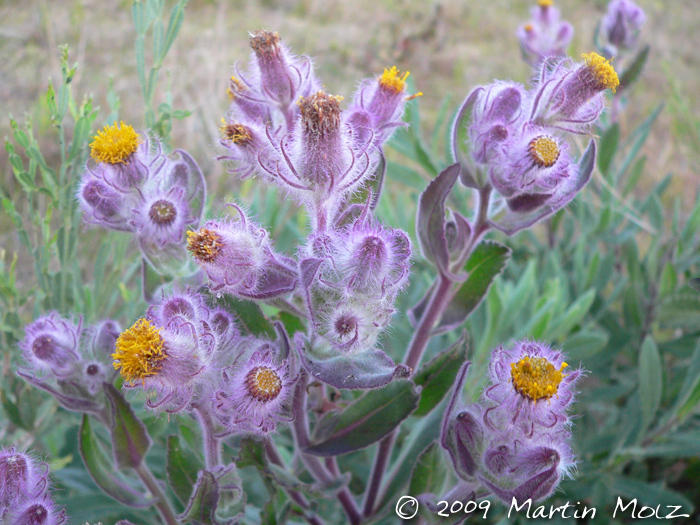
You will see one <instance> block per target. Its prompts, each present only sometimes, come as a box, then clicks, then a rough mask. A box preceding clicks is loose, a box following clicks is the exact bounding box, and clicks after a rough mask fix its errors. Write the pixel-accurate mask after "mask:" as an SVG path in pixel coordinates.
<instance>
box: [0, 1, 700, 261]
mask: <svg viewBox="0 0 700 525" xmlns="http://www.w3.org/2000/svg"><path fill="white" fill-rule="evenodd" d="M533 4H534V2H526V1H522V0H493V1H491V2H468V1H465V0H443V1H439V2H438V1H432V2H430V1H429V2H426V1H417V0H353V1H352V2H347V1H346V2H340V1H336V0H300V1H293V0H258V1H253V0H247V1H246V0H191V1H190V2H189V5H188V6H187V10H186V15H185V23H184V25H183V27H182V30H181V33H180V35H179V37H178V38H177V40H176V41H175V45H174V47H173V49H172V50H171V52H170V54H169V55H168V57H167V59H166V63H165V64H164V66H163V68H162V70H161V81H160V85H159V87H160V88H161V89H160V90H159V93H158V94H157V95H156V105H157V104H158V103H159V102H161V101H162V100H163V96H164V93H163V89H162V88H163V87H164V86H166V85H169V86H170V89H171V91H172V94H173V99H174V107H175V108H178V109H187V110H191V111H193V114H192V115H191V116H190V117H188V118H186V119H185V120H183V121H175V122H174V127H173V145H174V147H175V148H183V149H186V150H188V151H189V152H190V153H191V154H192V155H193V156H194V158H195V159H196V160H197V161H198V162H199V163H200V166H201V167H202V170H203V172H204V174H205V176H206V178H207V181H208V186H209V190H210V191H211V192H212V193H213V194H214V195H215V196H216V197H217V200H221V199H223V198H224V196H225V195H226V196H228V195H230V194H231V192H232V191H234V190H235V189H236V188H237V187H238V186H237V183H236V182H235V181H234V180H232V177H230V176H229V175H228V174H227V173H226V171H225V169H224V167H223V166H222V165H221V163H218V162H216V161H215V160H214V157H215V155H216V154H217V146H216V145H217V143H218V136H219V133H218V126H219V122H220V118H221V116H223V115H224V113H225V112H226V108H227V103H228V100H227V98H226V95H225V90H226V88H227V86H228V78H229V76H230V75H231V74H232V64H233V63H234V62H236V61H239V62H241V63H243V64H245V62H246V61H247V60H248V56H249V48H248V44H247V38H248V37H247V33H248V31H251V30H253V29H257V28H265V29H269V30H273V31H278V32H279V33H280V36H281V37H282V39H283V41H284V42H285V43H286V44H287V45H288V46H290V47H291V48H292V50H293V51H295V52H296V53H298V54H306V55H309V56H312V57H314V58H315V65H316V71H317V75H318V76H319V78H321V79H322V81H323V82H324V84H325V89H326V90H327V91H328V92H331V93H334V94H339V95H343V96H345V98H346V103H347V101H349V100H350V98H351V96H352V93H353V91H354V89H355V86H356V84H357V83H358V82H359V80H361V79H362V78H364V77H367V76H370V75H374V74H376V73H378V72H381V71H382V68H384V67H385V66H389V65H397V66H398V67H399V68H400V69H401V70H409V71H410V72H411V75H412V79H413V80H414V82H415V84H416V86H417V89H418V90H420V91H422V92H423V93H424V96H423V97H422V98H421V99H420V108H421V118H422V125H423V126H424V128H425V129H424V130H423V131H424V132H429V131H431V130H432V128H433V126H434V125H435V121H436V118H437V114H438V109H439V107H440V105H441V103H443V101H444V100H445V98H446V97H450V98H449V101H450V102H449V105H450V108H451V110H450V111H453V110H454V109H455V108H456V107H457V106H458V104H459V103H460V102H461V100H462V99H463V98H464V97H465V96H466V95H467V93H468V92H469V91H470V90H471V89H472V88H473V87H474V86H476V85H478V84H481V83H486V82H490V81H491V80H492V79H494V78H502V79H506V78H508V79H512V80H516V81H520V82H526V81H527V78H528V74H529V69H528V67H527V66H526V65H525V64H524V63H523V62H522V61H521V59H520V50H519V47H518V41H517V38H516V36H515V30H516V28H517V27H518V25H519V24H520V23H522V22H524V21H526V20H528V19H529V17H530V14H529V9H530V7H531V5H533ZM606 4H607V2H606V1H605V0H566V1H565V2H564V1H560V2H558V7H559V8H560V9H561V11H562V15H563V17H564V18H565V19H567V20H569V21H570V22H572V24H573V25H574V27H575V37H574V41H573V43H572V46H571V48H570V53H571V55H572V56H574V57H578V56H579V55H580V54H581V53H582V52H587V51H589V50H591V49H593V45H592V35H593V32H594V30H595V27H596V24H597V23H598V20H599V19H600V17H601V16H602V15H603V13H604V12H605V9H606ZM638 4H639V5H640V6H642V7H643V8H644V10H645V11H646V13H647V23H646V25H645V27H644V29H643V32H642V37H641V44H644V43H649V44H651V46H652V52H651V56H650V60H649V62H648V64H647V67H646V69H645V71H644V73H643V78H642V79H641V82H639V83H638V84H637V85H636V86H635V87H634V88H633V90H632V92H631V94H630V95H631V103H630V105H629V107H628V109H627V111H626V112H625V113H624V114H623V116H622V122H621V125H622V133H623V136H624V134H625V131H626V130H628V129H631V128H632V127H633V126H634V125H635V124H636V123H638V122H639V121H640V120H641V119H643V118H645V116H646V115H648V113H649V112H650V111H651V110H652V109H653V108H654V107H656V105H657V104H658V103H659V102H660V101H661V100H664V99H666V100H668V101H669V103H668V104H667V106H666V109H665V110H664V111H663V113H662V115H661V117H660V118H659V120H658V121H657V123H656V125H655V126H654V129H653V131H652V135H651V137H650V139H649V141H648V142H647V144H646V146H645V151H644V153H646V154H647V155H648V157H649V160H648V162H647V166H646V175H645V176H646V177H647V182H646V183H644V182H642V183H641V184H640V188H638V191H640V192H643V191H644V189H645V187H647V186H651V184H652V182H653V181H658V180H660V179H661V178H663V177H664V176H666V175H667V174H668V173H673V174H674V181H673V184H672V190H671V192H670V193H671V194H681V195H683V196H684V199H685V205H686V207H688V206H690V205H691V204H692V200H693V199H694V195H695V192H694V191H686V190H687V189H688V188H689V187H690V188H695V187H696V181H697V175H696V173H697V169H698V168H700V32H698V31H697V26H698V23H699V22H700V10H698V9H697V0H676V1H674V2H673V3H668V2H663V1H661V0H638ZM168 9H169V8H168V7H166V11H167V10H168ZM0 20H2V22H1V23H0V56H2V57H4V58H3V60H2V65H0V115H2V118H1V119H0V132H1V133H2V136H3V137H7V136H9V135H10V126H9V117H8V115H9V114H12V115H13V116H14V117H15V118H16V119H17V120H18V121H19V122H20V123H22V122H23V121H25V120H26V119H27V118H30V119H31V120H32V121H33V124H34V129H35V132H36V134H37V136H38V137H39V142H40V145H41V146H42V150H43V151H44V155H45V156H46V157H47V159H48V160H49V161H51V160H54V161H58V148H57V145H56V144H55V138H54V137H55V135H54V134H53V132H52V130H51V124H50V121H49V115H48V111H47V109H46V108H45V107H41V105H39V104H37V100H38V98H39V96H40V95H41V94H43V93H44V92H45V90H46V88H47V82H48V78H49V77H52V78H54V80H55V81H58V79H59V78H60V71H59V67H60V61H59V51H58V46H59V45H60V44H63V43H67V44H68V45H69V47H70V53H71V54H70V59H69V61H70V63H73V62H75V61H77V62H78V63H79V69H78V73H77V75H76V76H75V78H74V79H73V82H72V86H73V93H74V95H75V96H76V98H77V99H78V100H79V99H80V98H81V97H82V95H83V94H92V96H93V97H94V99H95V104H96V105H99V106H100V107H101V108H102V109H101V112H100V115H99V117H98V120H97V122H98V123H100V125H102V124H103V123H104V119H106V118H107V115H108V114H109V109H108V105H107V101H106V94H107V90H108V86H109V82H110V79H112V80H113V83H114V89H115V91H116V93H117V95H118V96H119V97H120V98H121V107H120V112H119V116H120V118H121V119H123V120H124V121H126V122H128V123H131V124H133V125H134V126H135V127H137V128H143V125H144V123H143V114H144V113H143V102H142V99H141V94H140V91H139V87H138V80H137V76H136V67H135V60H134V48H133V42H134V39H135V31H134V27H133V23H132V20H131V1H130V0H121V1H117V2H105V1H101V0H52V1H49V0H24V1H22V2H18V1H16V0H5V1H2V2H0ZM146 45H147V47H146V49H147V52H148V49H149V48H148V45H149V44H148V42H147V44H146ZM147 60H148V57H147ZM0 170H2V180H1V182H0V184H1V187H2V190H3V191H4V192H5V193H6V194H9V195H12V196H16V197H17V198H18V199H19V198H21V196H22V193H21V191H20V190H19V188H18V187H17V185H16V182H15V181H14V177H13V176H12V172H11V168H10V166H9V164H8V159H7V155H6V154H5V152H4V151H3V153H2V156H0ZM0 215H2V217H1V218H0V241H1V244H2V246H3V248H5V257H6V258H9V257H11V253H12V251H13V250H15V249H16V242H15V241H14V238H13V233H12V227H11V223H10V222H9V220H8V218H7V217H6V216H4V215H3V214H0Z"/></svg>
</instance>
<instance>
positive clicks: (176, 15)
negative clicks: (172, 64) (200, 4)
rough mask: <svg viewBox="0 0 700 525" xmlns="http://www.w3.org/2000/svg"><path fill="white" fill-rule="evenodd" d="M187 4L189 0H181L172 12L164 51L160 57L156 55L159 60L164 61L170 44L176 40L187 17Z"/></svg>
mask: <svg viewBox="0 0 700 525" xmlns="http://www.w3.org/2000/svg"><path fill="white" fill-rule="evenodd" d="M185 5H187V0H180V1H179V2H178V3H177V5H175V6H174V7H173V10H172V11H171V12H170V20H169V21H168V29H167V31H166V32H165V44H164V45H163V53H162V54H161V56H160V57H156V60H157V61H158V62H162V61H163V59H164V58H165V56H166V55H167V54H168V51H170V46H172V45H173V42H175V38H176V37H177V34H178V33H179V31H180V28H181V27H182V22H183V20H184V19H185Z"/></svg>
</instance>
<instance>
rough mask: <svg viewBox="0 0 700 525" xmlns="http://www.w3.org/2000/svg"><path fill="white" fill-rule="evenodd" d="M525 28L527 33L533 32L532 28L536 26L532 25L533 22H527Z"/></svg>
mask: <svg viewBox="0 0 700 525" xmlns="http://www.w3.org/2000/svg"><path fill="white" fill-rule="evenodd" d="M524 29H525V32H526V33H532V30H533V29H535V28H534V27H533V26H532V24H525V27H524Z"/></svg>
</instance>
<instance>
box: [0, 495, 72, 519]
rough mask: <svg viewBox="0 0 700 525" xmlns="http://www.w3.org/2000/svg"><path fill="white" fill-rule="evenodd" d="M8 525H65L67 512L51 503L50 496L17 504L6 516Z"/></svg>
mask: <svg viewBox="0 0 700 525" xmlns="http://www.w3.org/2000/svg"><path fill="white" fill-rule="evenodd" d="M4 523H6V524H7V525H63V524H64V523H66V513H65V510H63V509H59V507H58V506H57V505H56V504H55V503H54V502H53V501H51V498H50V497H49V495H48V494H44V495H42V496H39V497H36V498H30V499H27V500H25V501H22V502H21V503H18V504H15V505H14V506H13V507H12V508H11V509H10V511H9V512H8V513H7V515H6V516H5V521H4Z"/></svg>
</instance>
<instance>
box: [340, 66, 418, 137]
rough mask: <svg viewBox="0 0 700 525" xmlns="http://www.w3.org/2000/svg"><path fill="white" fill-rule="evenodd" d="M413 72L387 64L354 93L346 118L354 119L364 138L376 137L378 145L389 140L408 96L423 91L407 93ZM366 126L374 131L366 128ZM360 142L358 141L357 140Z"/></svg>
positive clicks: (399, 119) (398, 121) (399, 123)
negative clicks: (378, 73)
mask: <svg viewBox="0 0 700 525" xmlns="http://www.w3.org/2000/svg"><path fill="white" fill-rule="evenodd" d="M409 74H410V73H409V72H408V71H406V72H405V73H403V74H402V73H401V72H400V71H399V70H398V69H397V68H396V66H392V67H391V68H385V69H384V73H383V74H381V75H380V76H378V77H376V78H374V79H371V80H365V81H364V82H363V83H362V84H361V85H360V88H359V89H358V90H357V92H356V93H355V96H354V99H353V106H352V107H351V108H350V109H348V112H347V113H348V115H347V117H346V120H347V121H349V122H353V123H354V124H355V125H354V126H353V128H355V129H357V130H358V131H359V133H357V135H359V136H360V137H361V139H364V140H368V139H369V138H370V137H371V138H372V139H373V142H374V144H375V145H376V146H377V147H381V145H382V144H383V143H384V142H386V141H387V140H388V139H389V137H391V134H392V133H393V131H394V129H396V127H397V126H400V125H401V124H402V123H401V116H402V115H403V111H404V106H405V104H406V101H407V100H410V99H411V98H415V97H418V96H421V95H422V93H416V94H415V95H412V96H409V97H407V96H406V79H407V78H408V75H409ZM363 128H364V129H365V130H367V131H371V133H367V132H365V131H363ZM358 143H359V142H358Z"/></svg>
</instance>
